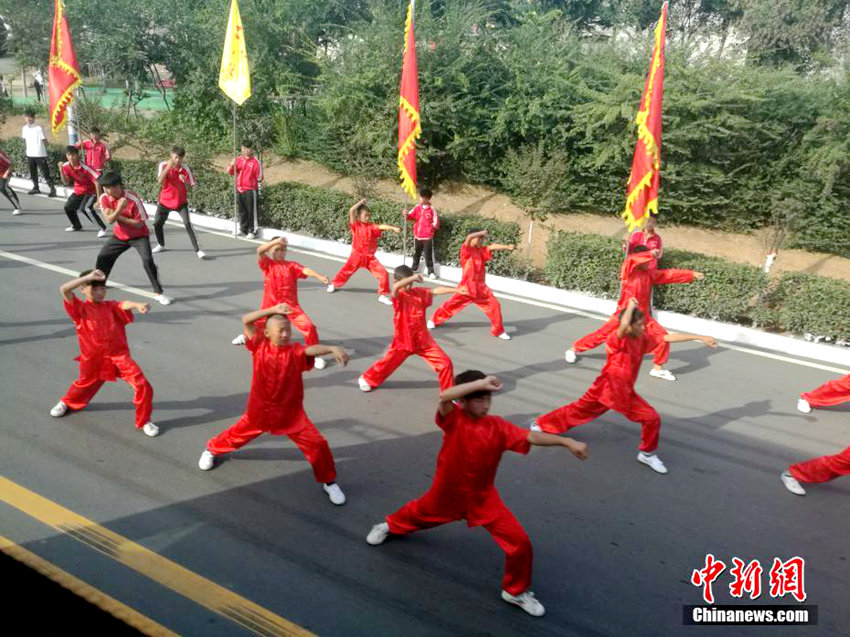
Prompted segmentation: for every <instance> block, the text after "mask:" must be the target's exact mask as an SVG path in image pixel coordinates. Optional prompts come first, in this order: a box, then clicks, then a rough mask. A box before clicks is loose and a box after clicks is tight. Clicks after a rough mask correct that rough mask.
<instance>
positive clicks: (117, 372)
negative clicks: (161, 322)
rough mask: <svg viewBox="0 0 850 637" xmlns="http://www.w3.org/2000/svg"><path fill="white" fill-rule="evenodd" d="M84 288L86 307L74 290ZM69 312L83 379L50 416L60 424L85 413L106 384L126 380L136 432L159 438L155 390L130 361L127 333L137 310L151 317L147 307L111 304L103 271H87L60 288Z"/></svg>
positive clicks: (146, 305) (141, 304)
mask: <svg viewBox="0 0 850 637" xmlns="http://www.w3.org/2000/svg"><path fill="white" fill-rule="evenodd" d="M77 288H80V291H82V293H83V296H85V297H86V300H85V301H81V300H80V299H79V297H77V295H76V294H74V290H76V289H77ZM59 293H60V294H61V295H62V300H63V302H64V306H65V311H66V312H67V313H68V316H70V317H71V320H72V321H74V327H76V328H77V338H78V339H79V341H80V355H79V356H78V357H77V358H76V359H75V360H78V361H79V362H80V377H79V378H78V379H77V380H75V381H74V383H73V384H72V385H71V386H70V387H69V388H68V391H67V392H66V393H65V395H64V396H63V397H62V400H60V401H59V402H58V403H56V405H55V406H54V407H53V409H51V410H50V415H51V416H53V417H54V418H61V417H62V416H64V415H65V414H67V413H68V411H69V410H74V411H76V410H79V409H85V408H86V406H87V405H88V404H89V402H90V401H91V399H92V398H94V396H95V394H96V393H97V392H98V390H99V389H100V388H101V387H102V386H103V383H105V382H106V381H115V380H117V379H119V378H120V379H121V380H123V381H125V382H126V383H127V384H128V385H130V386H131V387H132V388H133V404H134V405H135V407H136V428H137V429H141V430H142V431H143V432H144V433H145V434H147V435H148V436H151V437H153V436H156V435H158V434H159V427H157V426H156V425H155V424H153V423H152V422H151V413H152V412H153V387H151V384H150V383H149V382H148V381H147V379H146V378H145V375H144V373H143V372H142V368H141V367H139V364H138V363H137V362H136V361H134V360H133V358H132V357H131V356H130V347H129V345H127V334H126V332H125V330H124V327H125V326H126V325H127V324H128V323H132V322H133V313H132V311H131V310H136V311H138V312H141V313H142V314H147V313H148V311H149V310H150V306H149V305H148V304H147V303H134V302H133V301H120V302H119V301H107V300H106V275H105V274H104V273H103V272H101V271H100V270H86V271H85V272H81V273H80V276H79V278H76V279H73V280H71V281H68V282H67V283H65V284H64V285H63V286H62V287H61V288H59Z"/></svg>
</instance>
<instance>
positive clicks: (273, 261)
mask: <svg viewBox="0 0 850 637" xmlns="http://www.w3.org/2000/svg"><path fill="white" fill-rule="evenodd" d="M287 246H288V243H287V241H286V237H278V238H277V239H272V240H271V241H269V242H267V243H264V244H263V245H261V246H260V247H258V248H257V263H258V265H259V266H260V270H262V272H263V279H264V282H263V303H262V305H260V308H261V309H266V308H268V307H272V306H273V305H278V304H279V303H285V304H286V305H287V306H289V314H288V315H287V316H288V317H289V322H290V323H292V325H294V326H295V329H297V330H298V331H299V332H301V335H302V336H303V337H304V342H305V343H306V344H307V347H310V346H311V345H316V344H317V343H318V342H319V331H318V330H317V329H316V326H315V325H313V321H311V320H310V317H309V316H307V313H306V312H305V311H304V310H302V309H301V305H299V303H298V280H299V279H306V278H307V277H312V278H314V279H316V280H318V281H321V282H322V283H324V284H325V285H327V284H328V277H326V276H324V275H321V274H319V273H318V272H314V271H313V270H311V269H310V268H305V267H304V266H303V265H301V264H300V263H297V262H295V261H287V260H286V248H287ZM257 327H258V328H259V327H261V325H259V324H258V325H257ZM231 343H233V344H234V345H244V344H245V334H244V333H243V334H240V335H239V336H237V337H236V338H234V339H233V340H232V341H231ZM314 367H315V368H316V369H324V368H325V359H323V358H322V357H321V356H316V357H315V362H314Z"/></svg>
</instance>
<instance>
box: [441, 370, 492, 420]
mask: <svg viewBox="0 0 850 637" xmlns="http://www.w3.org/2000/svg"><path fill="white" fill-rule="evenodd" d="M501 390H502V381H500V380H499V379H498V378H496V377H495V376H487V377H486V378H482V379H480V380H474V381H472V382H470V383H463V384H461V385H455V386H454V387H449V388H448V389H446V390H443V391H442V392H440V415H441V416H445V415H446V414H448V413H449V412H450V411H451V410H452V402H453V401H455V400H459V399H461V398H463V397H464V396H466V395H467V394H471V393H472V392H476V391H491V392H493V391H501Z"/></svg>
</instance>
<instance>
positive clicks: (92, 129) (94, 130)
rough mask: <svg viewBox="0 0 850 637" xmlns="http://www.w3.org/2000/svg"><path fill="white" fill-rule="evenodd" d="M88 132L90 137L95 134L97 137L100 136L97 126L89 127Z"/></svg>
mask: <svg viewBox="0 0 850 637" xmlns="http://www.w3.org/2000/svg"><path fill="white" fill-rule="evenodd" d="M89 132H90V133H91V134H92V135H94V134H95V133H97V134H98V135H100V128H98V127H97V126H92V127H91V131H89Z"/></svg>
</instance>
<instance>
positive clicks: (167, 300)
mask: <svg viewBox="0 0 850 637" xmlns="http://www.w3.org/2000/svg"><path fill="white" fill-rule="evenodd" d="M153 300H154V301H156V302H157V303H159V304H160V305H171V302H172V301H173V300H174V299H172V298H171V297H170V296H165V295H164V294H157V295H156V296H155V297H153Z"/></svg>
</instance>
